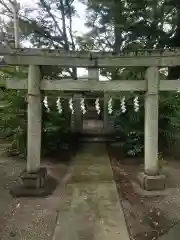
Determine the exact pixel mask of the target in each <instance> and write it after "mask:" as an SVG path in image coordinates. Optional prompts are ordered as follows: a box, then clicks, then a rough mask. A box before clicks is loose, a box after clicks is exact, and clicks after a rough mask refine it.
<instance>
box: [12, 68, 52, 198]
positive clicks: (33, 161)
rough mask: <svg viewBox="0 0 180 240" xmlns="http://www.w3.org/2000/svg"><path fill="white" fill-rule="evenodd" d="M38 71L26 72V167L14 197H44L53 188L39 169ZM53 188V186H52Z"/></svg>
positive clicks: (39, 100)
mask: <svg viewBox="0 0 180 240" xmlns="http://www.w3.org/2000/svg"><path fill="white" fill-rule="evenodd" d="M40 81H41V75H40V69H39V67H38V66H35V65H30V66H29V72H28V101H27V102H28V124H27V125H28V126H27V165H26V169H25V170H24V171H23V172H22V173H21V175H20V178H21V182H22V183H21V185H18V186H15V187H14V188H13V189H12V190H11V193H12V195H13V196H15V197H23V196H46V195H48V194H50V193H51V192H52V190H53V188H51V189H48V187H47V184H46V176H47V171H46V168H41V167H40V164H41V122H42V102H41V91H40ZM54 187H55V185H54Z"/></svg>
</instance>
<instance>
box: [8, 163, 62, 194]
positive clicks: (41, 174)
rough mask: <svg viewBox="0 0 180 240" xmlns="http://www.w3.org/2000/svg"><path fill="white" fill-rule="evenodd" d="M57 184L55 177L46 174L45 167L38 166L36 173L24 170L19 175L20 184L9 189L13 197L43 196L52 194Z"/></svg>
mask: <svg viewBox="0 0 180 240" xmlns="http://www.w3.org/2000/svg"><path fill="white" fill-rule="evenodd" d="M56 186H57V182H56V180H55V179H53V178H50V177H48V176H47V170H46V168H40V170H39V171H38V172H37V173H28V172H27V171H26V170H25V171H23V172H22V173H21V175H20V184H17V185H16V186H14V187H13V188H12V190H11V194H12V196H13V197H44V196H48V195H50V194H52V192H53V191H54V190H55V188H56Z"/></svg>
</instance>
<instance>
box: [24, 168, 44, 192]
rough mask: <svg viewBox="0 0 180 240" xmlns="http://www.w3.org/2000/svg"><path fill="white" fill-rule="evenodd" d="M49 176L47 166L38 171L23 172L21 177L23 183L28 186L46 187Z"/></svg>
mask: <svg viewBox="0 0 180 240" xmlns="http://www.w3.org/2000/svg"><path fill="white" fill-rule="evenodd" d="M46 177H47V170H46V168H40V170H39V171H38V172H37V173H28V172H27V171H26V170H25V171H24V172H22V173H21V175H20V178H21V181H22V184H23V185H24V187H26V188H36V189H38V188H44V185H45V180H46Z"/></svg>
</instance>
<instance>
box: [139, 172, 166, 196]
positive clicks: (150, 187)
mask: <svg viewBox="0 0 180 240" xmlns="http://www.w3.org/2000/svg"><path fill="white" fill-rule="evenodd" d="M138 180H139V183H140V186H141V188H143V189H145V190H147V191H158V190H163V189H165V187H166V176H165V175H163V174H159V175H156V176H149V175H147V174H146V173H144V172H141V173H139V175H138Z"/></svg>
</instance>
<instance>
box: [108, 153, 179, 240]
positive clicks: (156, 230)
mask: <svg viewBox="0 0 180 240" xmlns="http://www.w3.org/2000/svg"><path fill="white" fill-rule="evenodd" d="M115 152H116V151H113V149H109V155H110V159H111V164H112V169H113V172H114V177H115V180H116V184H117V190H118V192H119V196H120V198H121V201H122V206H123V210H124V214H125V217H126V222H127V225H128V229H129V233H130V236H131V239H133V240H144V239H146V240H156V239H158V238H159V236H161V235H164V234H165V233H167V232H168V231H169V229H171V228H172V227H173V226H174V225H175V224H177V223H178V222H179V221H180V175H179V169H180V162H178V161H167V162H168V164H166V165H165V166H164V169H163V171H164V172H165V174H166V175H167V176H168V178H167V188H166V190H165V191H162V192H161V195H159V196H157V195H153V194H149V195H148V194H147V195H146V194H145V195H146V196H145V195H144V193H143V194H139V192H138V191H137V189H136V188H137V186H138V184H137V174H138V172H140V171H142V170H143V165H140V164H137V163H136V160H135V159H130V160H129V163H128V164H124V163H125V162H126V161H122V160H121V159H120V157H119V156H118V154H117V152H116V154H114V153H115ZM121 163H123V164H121Z"/></svg>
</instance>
